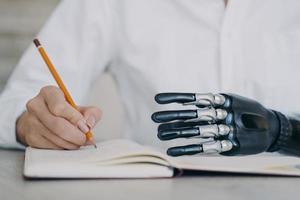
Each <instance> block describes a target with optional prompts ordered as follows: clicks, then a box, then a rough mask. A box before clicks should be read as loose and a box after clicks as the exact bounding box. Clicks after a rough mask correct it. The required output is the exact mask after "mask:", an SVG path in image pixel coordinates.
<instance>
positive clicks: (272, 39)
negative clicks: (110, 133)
mask: <svg viewBox="0 0 300 200" xmlns="http://www.w3.org/2000/svg"><path fill="white" fill-rule="evenodd" d="M113 8H114V9H115V10H114V11H115V16H116V18H115V19H114V20H116V21H115V22H116V32H117V41H116V42H117V44H118V45H117V47H118V49H117V52H118V54H117V55H118V56H117V59H116V60H115V61H114V62H113V63H112V65H111V67H110V70H111V72H112V73H113V75H114V76H115V79H116V80H117V83H118V86H119V91H120V93H121V96H122V100H123V103H124V106H125V115H126V116H125V118H126V120H125V124H126V129H125V132H126V135H127V136H128V137H131V138H133V139H135V140H137V141H139V142H142V143H149V144H153V143H156V144H158V143H159V141H158V139H157V138H156V127H157V125H156V124H154V123H153V122H152V121H151V118H150V116H151V113H152V112H154V111H157V110H160V109H166V108H174V106H164V107H162V106H158V105H156V104H155V102H154V95H155V94H157V93H159V92H199V93H207V92H213V93H218V92H228V93H237V94H239V95H244V96H247V97H250V98H254V99H256V100H258V101H260V102H261V103H262V104H264V105H265V106H266V107H269V108H272V109H275V110H279V111H282V112H292V111H294V110H295V109H296V110H295V111H300V107H299V106H298V105H297V102H298V97H299V96H300V95H299V92H298V89H297V86H298V85H297V84H298V83H299V80H298V74H299V73H300V68H299V66H298V65H299V64H300V23H299V17H300V14H299V13H300V1H297V0H288V1H282V0H263V1H261V0H245V1H239V0H230V1H229V3H228V5H227V7H226V8H225V6H224V1H223V0H201V1H199V0H193V1H184V0H177V1H175V0H154V1H146V0H125V1H117V2H115V4H114V7H113Z"/></svg>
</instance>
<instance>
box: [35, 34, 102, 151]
mask: <svg viewBox="0 0 300 200" xmlns="http://www.w3.org/2000/svg"><path fill="white" fill-rule="evenodd" d="M33 43H34V44H35V46H36V47H37V48H38V50H39V52H40V54H41V56H42V58H43V60H44V61H45V63H46V65H47V67H48V69H49V70H50V72H51V74H52V76H53V78H54V79H55V81H56V83H57V85H58V87H59V88H60V89H61V91H62V92H63V93H64V95H65V98H66V101H67V102H68V103H69V104H70V105H71V106H72V107H73V108H75V109H76V110H78V108H77V106H76V104H75V102H74V101H73V99H72V97H71V95H70V93H69V92H68V90H67V88H66V86H65V84H64V83H63V81H62V79H61V78H60V76H59V74H58V73H57V71H56V69H55V67H54V65H53V64H52V62H51V60H50V59H49V57H48V55H47V53H46V51H45V50H44V48H43V47H42V45H41V43H40V41H39V40H38V39H34V40H33ZM85 136H86V139H87V140H88V141H90V142H91V143H92V144H93V145H94V147H95V148H97V145H96V144H95V142H94V140H93V133H92V132H91V131H89V132H87V133H85Z"/></svg>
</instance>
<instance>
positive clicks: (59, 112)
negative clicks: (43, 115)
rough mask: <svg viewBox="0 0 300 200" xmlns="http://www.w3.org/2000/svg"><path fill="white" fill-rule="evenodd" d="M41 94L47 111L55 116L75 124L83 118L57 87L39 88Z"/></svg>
mask: <svg viewBox="0 0 300 200" xmlns="http://www.w3.org/2000/svg"><path fill="white" fill-rule="evenodd" d="M41 95H42V96H43V98H44V100H45V102H46V104H47V107H48V108H49V111H50V112H51V113H52V114H53V115H55V116H56V117H62V118H65V119H66V120H68V121H69V122H71V123H72V124H73V125H75V126H77V124H78V122H79V121H80V120H84V117H83V115H82V114H81V113H80V112H79V111H78V110H77V109H76V108H73V107H72V106H71V105H70V104H69V103H68V102H67V101H66V99H65V96H64V94H63V92H62V91H61V90H60V89H59V88H57V87H54V86H53V87H52V86H48V87H46V88H44V89H42V90H41ZM86 131H88V130H86Z"/></svg>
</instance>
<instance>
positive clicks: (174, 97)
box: [155, 93, 226, 107]
mask: <svg viewBox="0 0 300 200" xmlns="http://www.w3.org/2000/svg"><path fill="white" fill-rule="evenodd" d="M155 101H156V102H157V103H159V104H168V103H181V104H184V105H196V106H198V107H206V106H221V105H223V104H224V103H225V102H226V97H225V96H224V95H222V94H212V93H159V94H157V95H156V96H155Z"/></svg>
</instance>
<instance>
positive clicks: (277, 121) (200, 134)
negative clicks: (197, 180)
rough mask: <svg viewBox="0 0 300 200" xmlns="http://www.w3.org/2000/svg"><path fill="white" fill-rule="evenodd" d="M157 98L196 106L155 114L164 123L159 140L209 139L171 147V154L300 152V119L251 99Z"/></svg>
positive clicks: (230, 96) (164, 95)
mask: <svg viewBox="0 0 300 200" xmlns="http://www.w3.org/2000/svg"><path fill="white" fill-rule="evenodd" d="M155 100H156V102H157V103H159V104H169V103H180V104H183V105H195V109H193V110H173V111H161V112H156V113H153V115H152V120H153V121H154V122H157V123H161V124H160V125H159V127H158V138H159V139H160V140H172V139H176V138H210V140H208V141H206V142H199V143H198V144H192V145H186V146H176V147H171V148H169V149H168V151H167V153H168V154H169V155H171V156H181V155H193V154H197V153H221V154H223V155H249V154H256V153H260V152H263V151H277V150H279V149H281V150H287V151H288V152H293V150H295V151H294V153H296V154H298V155H300V146H299V144H300V143H299V142H298V143H297V142H296V143H295V140H293V138H295V135H296V136H297V137H298V138H299V127H300V126H299V123H298V121H295V120H294V121H290V120H289V119H288V118H287V117H285V116H284V115H283V114H281V113H280V112H277V111H274V110H269V109H266V108H265V107H264V106H262V105H261V104H260V103H258V102H257V101H254V100H252V99H248V98H245V97H242V96H238V95H235V94H211V93H207V94H199V93H161V94H158V95H156V96H155ZM293 123H294V124H295V128H294V130H293V127H292V125H293ZM293 133H294V134H293ZM298 141H300V140H299V139H298Z"/></svg>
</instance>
